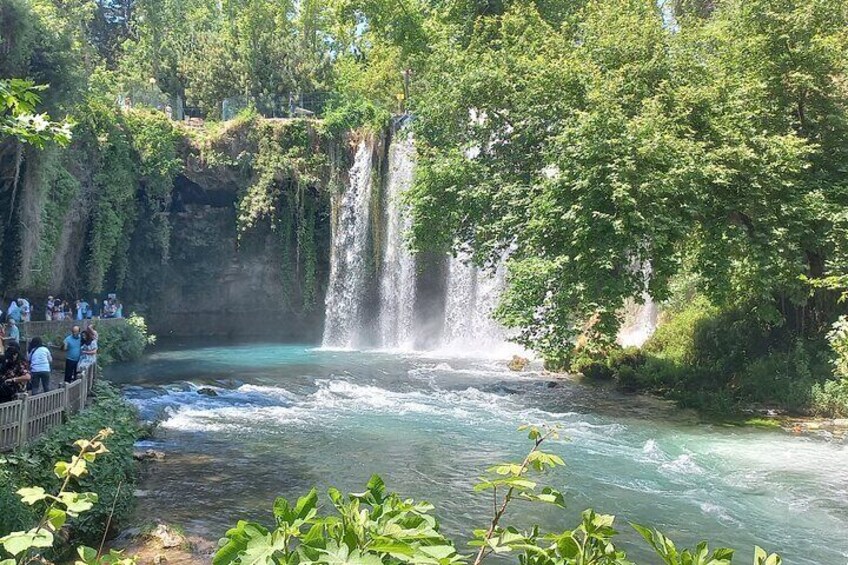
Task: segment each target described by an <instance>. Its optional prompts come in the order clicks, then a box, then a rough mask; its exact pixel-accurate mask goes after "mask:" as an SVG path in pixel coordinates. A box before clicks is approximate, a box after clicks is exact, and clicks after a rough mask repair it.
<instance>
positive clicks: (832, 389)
mask: <svg viewBox="0 0 848 565" xmlns="http://www.w3.org/2000/svg"><path fill="white" fill-rule="evenodd" d="M810 404H811V406H812V411H813V413H814V414H816V415H817V416H838V417H843V418H848V378H844V377H842V378H836V379H830V380H828V381H825V382H824V383H821V384H815V385H813V389H812V393H811V402H810Z"/></svg>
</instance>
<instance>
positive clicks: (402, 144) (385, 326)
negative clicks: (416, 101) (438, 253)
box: [378, 130, 415, 349]
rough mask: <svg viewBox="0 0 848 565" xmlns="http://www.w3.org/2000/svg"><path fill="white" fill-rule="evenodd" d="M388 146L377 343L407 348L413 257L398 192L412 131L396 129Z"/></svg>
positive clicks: (405, 178)
mask: <svg viewBox="0 0 848 565" xmlns="http://www.w3.org/2000/svg"><path fill="white" fill-rule="evenodd" d="M395 139H396V141H395V142H394V143H392V144H391V146H390V147H389V171H388V180H387V182H386V205H387V210H386V235H385V238H386V248H385V252H384V255H383V264H382V272H381V276H380V317H379V320H378V326H379V331H380V346H381V347H386V348H401V349H409V348H411V347H412V341H413V319H414V312H415V258H414V257H413V256H412V254H411V253H410V252H409V249H408V248H407V246H406V244H405V242H404V234H405V233H406V232H407V231H408V230H409V228H410V227H411V226H410V218H409V214H407V213H406V209H405V207H404V206H403V204H402V203H401V201H400V199H401V195H402V194H403V192H404V191H406V190H407V189H408V188H409V187H410V185H411V184H412V173H413V168H414V165H415V145H414V143H413V139H412V133H411V132H409V133H407V132H405V131H403V130H401V131H399V132H398V134H397V135H396V138H395Z"/></svg>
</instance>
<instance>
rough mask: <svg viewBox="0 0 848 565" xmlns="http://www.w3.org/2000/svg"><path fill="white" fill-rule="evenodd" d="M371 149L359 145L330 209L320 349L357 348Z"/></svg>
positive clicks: (369, 206) (368, 213)
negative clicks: (347, 181) (327, 277)
mask: <svg viewBox="0 0 848 565" xmlns="http://www.w3.org/2000/svg"><path fill="white" fill-rule="evenodd" d="M373 151H374V146H373V144H372V143H369V142H367V141H365V140H363V141H361V142H360V143H359V147H358V149H357V151H356V157H355V159H354V163H353V167H351V169H350V174H349V177H350V184H349V185H348V186H347V187H346V189H345V191H344V193H343V194H342V195H341V197H340V201H339V202H338V203H337V205H334V206H333V248H332V251H331V257H330V282H329V286H328V288H327V297H326V300H325V306H326V309H325V319H324V341H323V344H324V347H333V348H351V347H355V346H356V345H357V343H356V338H357V330H358V329H359V327H360V321H361V306H362V296H363V295H364V293H365V285H366V282H367V278H366V253H367V246H368V224H369V221H370V218H371V193H372V187H371V185H372V181H371V176H372V174H371V172H372V170H371V161H372V154H373Z"/></svg>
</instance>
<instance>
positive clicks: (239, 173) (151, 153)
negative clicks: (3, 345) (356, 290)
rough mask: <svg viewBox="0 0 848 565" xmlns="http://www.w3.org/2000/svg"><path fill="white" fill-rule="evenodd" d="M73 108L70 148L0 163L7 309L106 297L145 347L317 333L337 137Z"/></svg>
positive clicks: (254, 121)
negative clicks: (47, 300) (159, 340)
mask: <svg viewBox="0 0 848 565" xmlns="http://www.w3.org/2000/svg"><path fill="white" fill-rule="evenodd" d="M89 110H90V111H89V112H87V113H86V114H85V120H84V121H81V122H80V123H79V124H77V126H76V127H75V137H74V142H73V144H72V146H71V147H70V149H65V150H59V149H48V150H43V151H36V150H30V149H28V148H20V149H19V147H18V146H17V145H16V144H12V143H7V144H6V145H4V147H3V150H2V153H0V167H1V168H2V173H1V174H0V183H1V184H2V186H0V194H2V197H3V202H2V206H3V209H4V210H6V211H7V212H6V213H5V214H4V215H3V218H2V223H3V235H4V237H3V247H2V256H0V276H2V282H3V286H4V288H5V289H6V292H7V294H8V295H9V296H11V295H27V296H29V297H30V298H32V299H35V300H36V301H38V299H40V298H42V297H45V296H46V295H47V294H56V293H61V294H62V295H67V296H70V297H73V296H84V295H88V294H91V293H98V294H99V293H103V292H118V293H119V294H120V295H121V296H122V297H123V298H124V299H125V302H127V303H128V304H129V305H130V306H131V308H133V309H136V310H140V311H143V312H145V313H146V314H148V317H149V320H150V322H151V325H152V327H153V330H154V331H156V332H158V333H160V334H177V335H245V336H246V335H254V336H255V335H268V336H269V337H288V338H313V337H315V336H316V335H319V334H320V330H321V320H322V316H323V296H324V292H325V287H326V279H327V270H328V257H329V246H330V222H329V218H330V214H331V210H330V198H329V193H330V191H331V190H332V188H333V187H334V186H339V183H342V182H344V181H343V179H342V177H343V175H344V174H345V172H346V169H347V167H346V166H345V165H344V164H345V162H346V161H347V160H348V159H349V149H348V143H347V142H346V140H345V137H346V136H333V135H330V134H328V133H326V132H325V131H323V128H322V125H321V124H320V122H317V121H309V120H265V119H260V118H257V117H254V116H250V115H247V116H244V117H242V118H240V119H237V120H233V121H231V122H228V123H226V124H216V125H215V126H214V127H208V128H189V127H187V126H185V125H183V124H180V123H175V122H172V121H170V120H168V119H167V118H166V117H165V116H164V115H163V114H162V113H158V112H152V111H143V110H126V111H122V112H115V110H114V108H105V107H104V108H97V107H91V108H89ZM19 150H20V154H19Z"/></svg>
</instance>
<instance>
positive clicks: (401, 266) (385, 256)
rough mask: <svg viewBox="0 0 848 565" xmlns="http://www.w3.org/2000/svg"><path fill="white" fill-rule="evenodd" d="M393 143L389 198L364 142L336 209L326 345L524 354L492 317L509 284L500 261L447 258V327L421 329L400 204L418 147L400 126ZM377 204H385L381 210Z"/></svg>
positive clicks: (370, 148) (415, 280)
mask: <svg viewBox="0 0 848 565" xmlns="http://www.w3.org/2000/svg"><path fill="white" fill-rule="evenodd" d="M394 139H395V141H394V142H393V143H391V145H390V146H389V148H388V150H389V153H388V171H387V175H386V177H385V183H386V184H385V185H384V186H385V197H384V198H379V196H380V193H379V192H375V191H374V190H372V184H373V183H372V176H373V175H372V163H373V162H374V159H373V153H374V149H373V145H371V144H368V143H365V142H362V143H360V145H359V148H358V150H357V153H356V157H355V160H354V165H353V167H352V168H351V170H350V174H349V177H350V184H349V186H348V187H347V188H346V189H345V191H344V193H343V194H342V195H341V197H340V199H339V200H338V202H337V205H336V206H335V207H334V214H333V249H332V257H331V266H330V282H329V288H328V290H327V298H326V314H325V322H324V340H323V346H324V347H326V348H347V349H349V348H355V347H378V348H386V349H413V348H414V343H415V342H416V340H417V339H418V338H421V337H424V338H425V340H424V341H426V342H427V343H432V344H434V345H436V346H437V347H438V349H439V351H441V352H444V353H448V354H451V355H455V354H461V355H468V354H472V355H481V354H482V355H485V356H491V355H493V354H494V355H498V356H503V355H507V354H509V353H517V352H521V351H522V350H521V349H520V348H517V347H512V346H509V345H508V344H507V342H506V335H505V331H504V329H503V328H502V327H501V326H500V325H498V324H497V323H496V322H495V321H494V320H493V319H492V312H493V310H494V309H495V307H496V306H497V303H498V298H499V296H500V293H501V291H502V290H503V288H504V285H505V272H504V270H505V269H504V267H503V263H504V261H503V260H502V261H500V262H499V264H498V266H497V268H496V269H495V271H494V272H489V271H484V270H481V269H478V268H477V267H475V266H473V265H472V264H470V263H469V261H468V257H464V256H463V257H458V258H452V259H449V260H448V265H447V267H448V269H447V273H448V274H447V279H446V280H445V281H444V287H445V294H444V306H445V308H444V311H445V317H444V320H443V323H441V324H440V323H438V321H437V322H436V323H435V327H433V326H434V324H433V323H432V320H429V319H428V320H426V321H425V322H422V324H419V325H421V327H416V307H417V305H416V299H417V298H418V297H417V296H416V285H417V284H418V283H419V282H420V281H419V280H418V277H417V274H418V273H417V271H416V261H415V257H414V256H413V255H412V254H411V253H410V252H409V250H408V249H407V247H406V245H405V242H404V234H405V232H406V231H407V230H408V229H409V228H410V218H409V214H408V213H407V210H406V209H405V208H404V206H403V203H402V202H401V195H402V194H403V192H404V191H406V190H407V189H408V188H409V187H410V186H411V183H412V177H413V172H414V167H415V147H414V143H413V139H412V135H411V133H410V132H409V131H408V130H404V129H402V128H401V129H399V130H398V131H397V132H396V134H395V136H394ZM378 203H379V204H384V205H385V207H386V208H385V210H384V211H383V210H381V209H380V206H378V205H377V204H378ZM372 215H373V218H372ZM382 220H385V222H386V224H385V225H384V226H379V225H375V226H374V234H373V235H374V237H372V233H371V224H372V223H373V224H376V223H377V222H379V221H382ZM380 234H382V237H380ZM375 241H376V242H379V241H382V242H383V247H382V249H378V250H375V249H373V245H372V242H375ZM376 253H381V258H380V259H376V258H375V257H374V256H375V254H376ZM372 261H373V262H372ZM374 262H375V263H376V264H377V265H380V269H379V280H376V279H374V278H373V268H372V265H373V264H374ZM375 290H376V291H377V293H375V292H374V291H375ZM377 308H378V310H377ZM374 322H376V325H375V324H374ZM439 327H441V329H442V332H441V339H439V335H438V333H439V332H438V329H437V328H439ZM434 334H435V335H434ZM430 338H432V339H430Z"/></svg>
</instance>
